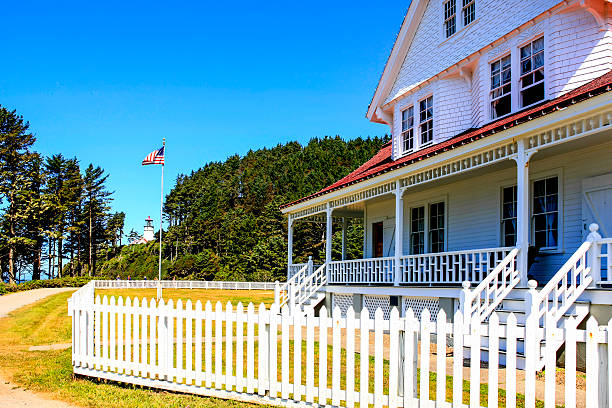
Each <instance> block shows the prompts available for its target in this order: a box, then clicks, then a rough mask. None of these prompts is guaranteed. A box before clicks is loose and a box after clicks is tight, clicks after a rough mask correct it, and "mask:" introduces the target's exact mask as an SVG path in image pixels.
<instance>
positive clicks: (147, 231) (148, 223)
mask: <svg viewBox="0 0 612 408" xmlns="http://www.w3.org/2000/svg"><path fill="white" fill-rule="evenodd" d="M153 232H154V228H153V219H152V218H151V217H150V216H149V217H147V219H146V220H145V226H144V235H143V236H142V238H143V239H144V241H145V242H149V241H153V240H154V239H155V237H154V236H153Z"/></svg>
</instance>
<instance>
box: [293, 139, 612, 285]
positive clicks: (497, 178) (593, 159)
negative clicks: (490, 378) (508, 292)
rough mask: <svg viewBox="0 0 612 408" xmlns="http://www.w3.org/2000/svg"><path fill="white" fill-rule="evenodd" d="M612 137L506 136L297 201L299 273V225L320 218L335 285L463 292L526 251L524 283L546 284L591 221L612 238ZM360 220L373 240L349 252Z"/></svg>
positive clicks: (518, 264) (516, 265) (520, 264)
mask: <svg viewBox="0 0 612 408" xmlns="http://www.w3.org/2000/svg"><path fill="white" fill-rule="evenodd" d="M549 140H550V139H549ZM611 140H612V132H610V131H609V130H604V131H602V132H601V133H595V134H591V135H589V137H577V138H575V139H571V140H567V139H565V140H563V141H561V140H559V141H554V140H552V141H550V143H548V144H546V145H545V144H541V145H537V144H536V143H535V142H534V141H533V140H532V139H530V138H526V139H522V140H518V141H513V142H511V143H509V144H505V143H500V142H499V141H498V142H496V143H495V144H494V146H493V147H490V148H489V149H486V148H484V147H483V148H481V149H480V150H478V149H476V150H468V149H464V151H462V152H457V156H456V159H454V160H453V158H452V157H451V158H448V157H447V158H446V159H445V160H441V164H440V165H438V166H437V167H436V165H435V163H432V164H430V165H429V166H425V167H419V168H416V169H414V168H413V169H412V171H410V172H407V174H406V172H402V173H398V175H395V176H394V177H391V176H392V175H393V173H390V174H389V177H388V178H387V179H386V180H385V181H384V182H382V183H381V182H378V183H376V184H375V183H371V184H370V183H369V182H365V183H361V184H360V185H359V184H355V185H352V186H349V187H345V188H343V189H342V190H337V191H335V192H332V193H329V194H326V195H323V196H321V197H318V198H314V199H312V201H314V202H316V203H317V204H316V205H313V204H314V203H313V204H310V203H308V204H307V203H304V204H297V205H295V207H294V208H293V209H292V210H291V211H288V212H287V215H288V244H289V245H288V264H289V267H288V278H291V277H292V276H294V275H295V273H296V272H298V271H299V270H300V269H301V268H303V267H304V266H305V265H306V263H305V259H304V257H300V258H299V259H300V261H302V263H301V264H298V263H294V262H293V258H294V252H295V250H294V247H293V238H294V229H295V227H296V224H300V223H302V222H315V223H318V224H320V225H321V224H322V225H324V229H319V230H317V231H319V233H320V234H321V235H323V236H324V239H323V240H322V245H321V247H322V248H323V247H324V249H325V253H324V255H323V251H322V250H321V253H320V255H319V256H318V259H316V260H315V261H314V262H313V268H312V270H313V271H314V270H316V269H317V268H318V266H319V265H323V264H324V265H325V269H326V275H327V276H326V277H327V281H326V284H327V285H352V286H378V285H380V286H382V287H389V286H398V287H423V288H426V287H449V288H457V289H459V288H460V286H461V284H462V283H463V282H465V281H468V282H470V283H471V284H472V285H477V284H479V283H480V282H482V281H483V280H484V279H486V278H487V276H489V275H490V274H491V273H492V272H493V270H494V269H495V267H496V266H498V265H499V264H500V263H501V262H502V261H503V260H504V259H505V258H506V257H507V256H508V255H509V253H510V252H511V251H512V250H513V249H517V254H516V257H515V259H513V260H512V266H513V269H514V270H515V271H517V272H518V277H519V280H520V282H519V283H518V285H517V287H519V288H524V289H526V288H527V282H528V281H529V280H530V279H534V280H536V281H537V282H538V285H539V286H543V285H545V284H546V283H547V282H549V280H550V279H551V278H552V277H553V276H554V275H555V274H556V273H557V271H559V269H560V268H561V267H562V266H563V265H564V264H565V262H566V261H568V259H569V258H570V257H571V256H572V254H574V253H575V252H576V251H577V250H578V249H579V247H580V246H581V245H582V243H583V242H584V241H585V240H586V238H587V236H588V235H589V230H588V226H589V225H590V224H592V223H597V224H598V225H599V226H600V230H599V232H600V233H601V235H603V236H604V237H608V236H610V231H612V218H610V214H611V212H610V211H609V207H608V204H607V202H608V198H607V197H608V196H609V195H610V194H612V163H611V162H610V161H609V160H608V158H607V157H608V154H607V152H609V151H610V150H611V149H612V142H611ZM458 150H460V149H458ZM430 161H436V158H435V157H432V158H431V159H430ZM587 163H588V165H585V164H587ZM415 166H416V165H415ZM379 180H380V178H379ZM354 224H359V225H360V228H363V232H362V239H363V242H362V244H360V246H361V248H360V249H359V251H358V253H355V251H354V250H353V253H349V251H348V250H347V236H349V235H350V227H351V225H354ZM354 247H355V245H354V242H353V249H354ZM302 248H303V247H302ZM302 248H300V250H298V251H297V253H295V255H296V256H298V257H299V256H300V255H303V253H302V252H301V250H302ZM316 255H317V254H315V257H316ZM603 269H605V268H603ZM608 276H609V275H606V272H605V271H602V279H600V280H598V281H596V283H595V284H596V285H599V286H600V287H602V288H603V287H608V286H609V284H607V283H606V282H607V281H608V280H609V278H608Z"/></svg>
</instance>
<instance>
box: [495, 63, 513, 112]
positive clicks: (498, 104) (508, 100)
mask: <svg viewBox="0 0 612 408" xmlns="http://www.w3.org/2000/svg"><path fill="white" fill-rule="evenodd" d="M510 67H511V58H510V55H507V56H505V57H502V58H500V59H498V60H497V61H494V62H493V63H492V64H491V119H497V118H499V117H500V116H504V115H507V114H508V113H510V111H511V110H512V93H511V90H512V75H511V69H510Z"/></svg>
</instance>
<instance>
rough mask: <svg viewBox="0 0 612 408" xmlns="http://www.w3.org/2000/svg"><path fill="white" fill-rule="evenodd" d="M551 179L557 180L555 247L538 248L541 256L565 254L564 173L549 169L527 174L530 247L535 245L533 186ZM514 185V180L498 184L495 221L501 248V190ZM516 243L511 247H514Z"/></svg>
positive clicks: (560, 170)
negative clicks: (497, 222) (498, 224)
mask: <svg viewBox="0 0 612 408" xmlns="http://www.w3.org/2000/svg"><path fill="white" fill-rule="evenodd" d="M551 177H557V180H558V185H557V191H558V193H557V194H558V202H557V213H558V221H557V246H556V247H545V248H540V253H541V254H560V253H564V252H565V232H564V225H565V222H564V221H565V220H564V201H565V191H564V182H565V181H564V180H565V178H564V172H563V168H554V169H549V170H546V171H536V172H533V173H531V174H529V186H528V191H527V195H528V197H529V205H528V207H529V208H528V214H529V226H528V229H529V244H530V245H535V228H534V222H535V221H534V216H533V192H534V189H533V185H534V183H535V182H536V181H539V180H543V179H547V178H551ZM515 185H516V181H515V180H514V179H506V180H505V181H502V182H501V183H500V184H498V186H499V195H498V197H499V198H498V200H499V201H498V205H497V208H498V210H497V211H499V212H498V216H497V219H498V221H499V223H500V228H498V234H499V235H498V241H499V243H500V245H501V246H503V239H504V237H503V234H502V228H501V220H502V215H503V214H502V205H503V200H502V192H503V189H504V188H506V187H511V186H515ZM517 199H518V191H517ZM517 215H518V202H517ZM517 221H518V217H517ZM515 245H516V243H515V244H514V245H512V246H515Z"/></svg>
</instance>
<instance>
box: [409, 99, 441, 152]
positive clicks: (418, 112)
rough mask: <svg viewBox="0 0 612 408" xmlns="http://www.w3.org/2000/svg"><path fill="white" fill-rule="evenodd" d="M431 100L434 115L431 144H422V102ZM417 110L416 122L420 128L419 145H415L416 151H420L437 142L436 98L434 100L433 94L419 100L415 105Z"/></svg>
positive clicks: (418, 133) (415, 114)
mask: <svg viewBox="0 0 612 408" xmlns="http://www.w3.org/2000/svg"><path fill="white" fill-rule="evenodd" d="M429 98H431V108H432V109H433V115H432V117H431V123H432V125H431V140H430V141H429V142H425V143H421V101H424V100H426V99H429ZM414 106H415V109H414V117H415V119H416V120H415V122H414V123H416V125H417V126H418V132H417V137H416V139H417V143H415V145H414V150H415V151H416V150H420V149H422V148H424V147H427V146H431V145H432V144H434V142H435V140H436V130H435V129H436V111H437V110H436V98H434V95H433V92H430V93H428V94H427V95H425V96H423V97H421V98H419V99H417V102H416V103H415V105H414Z"/></svg>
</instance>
